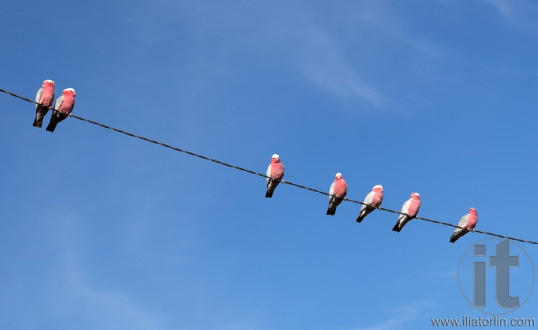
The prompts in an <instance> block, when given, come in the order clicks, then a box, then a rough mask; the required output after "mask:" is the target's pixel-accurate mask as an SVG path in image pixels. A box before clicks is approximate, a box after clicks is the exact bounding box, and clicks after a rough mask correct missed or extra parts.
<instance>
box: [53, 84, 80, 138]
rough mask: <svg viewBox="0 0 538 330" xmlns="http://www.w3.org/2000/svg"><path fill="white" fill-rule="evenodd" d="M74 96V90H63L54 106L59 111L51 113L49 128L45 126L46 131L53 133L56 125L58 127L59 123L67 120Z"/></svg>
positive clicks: (73, 103)
mask: <svg viewBox="0 0 538 330" xmlns="http://www.w3.org/2000/svg"><path fill="white" fill-rule="evenodd" d="M76 95H77V94H76V93H75V90H74V89H73V88H66V89H64V90H63V92H62V96H60V97H59V98H58V99H57V100H56V103H55V104H54V108H55V109H56V110H59V111H54V112H53V113H52V117H50V122H49V126H47V131H49V132H54V129H55V128H56V125H58V123H59V122H61V121H62V120H64V119H65V118H67V116H68V114H70V113H71V111H73V107H74V106H75V96H76Z"/></svg>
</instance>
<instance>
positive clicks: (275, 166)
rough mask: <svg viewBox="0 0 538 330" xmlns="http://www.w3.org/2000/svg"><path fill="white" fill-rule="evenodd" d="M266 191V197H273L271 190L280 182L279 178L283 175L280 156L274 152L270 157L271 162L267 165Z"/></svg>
mask: <svg viewBox="0 0 538 330" xmlns="http://www.w3.org/2000/svg"><path fill="white" fill-rule="evenodd" d="M265 175H266V176H267V179H266V181H267V192H266V193H265V197H266V198H271V197H273V192H274V191H275V189H276V186H278V184H279V183H280V180H282V178H283V177H284V165H282V162H281V161H280V156H278V155H277V154H274V155H273V156H272V157H271V164H269V166H268V167H267V172H265Z"/></svg>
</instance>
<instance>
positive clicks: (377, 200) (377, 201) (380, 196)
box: [372, 191, 383, 207]
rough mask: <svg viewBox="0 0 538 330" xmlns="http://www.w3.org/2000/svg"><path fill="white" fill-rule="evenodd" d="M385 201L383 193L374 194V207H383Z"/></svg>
mask: <svg viewBox="0 0 538 330" xmlns="http://www.w3.org/2000/svg"><path fill="white" fill-rule="evenodd" d="M382 201H383V193H382V192H378V191H376V192H375V193H374V198H372V205H373V206H375V207H378V206H379V205H381V202H382Z"/></svg>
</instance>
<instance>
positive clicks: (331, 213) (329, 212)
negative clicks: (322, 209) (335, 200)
mask: <svg viewBox="0 0 538 330" xmlns="http://www.w3.org/2000/svg"><path fill="white" fill-rule="evenodd" d="M335 213H336V207H333V206H332V205H329V208H328V209H327V215H334V214H335Z"/></svg>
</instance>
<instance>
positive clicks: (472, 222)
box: [450, 207, 478, 243]
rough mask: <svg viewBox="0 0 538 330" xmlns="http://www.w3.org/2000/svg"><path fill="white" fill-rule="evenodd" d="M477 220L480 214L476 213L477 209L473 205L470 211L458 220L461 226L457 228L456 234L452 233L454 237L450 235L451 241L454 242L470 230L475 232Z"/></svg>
mask: <svg viewBox="0 0 538 330" xmlns="http://www.w3.org/2000/svg"><path fill="white" fill-rule="evenodd" d="M477 221H478V215H477V214H476V210H475V209H474V208H473V207H471V208H470V209H469V213H467V214H466V215H464V216H463V217H461V219H460V222H458V227H460V228H456V230H454V234H452V237H450V243H454V242H455V241H457V240H458V239H459V238H460V237H462V236H463V235H465V234H467V233H468V232H470V231H473V232H474V227H475V226H476V222H477Z"/></svg>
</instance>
